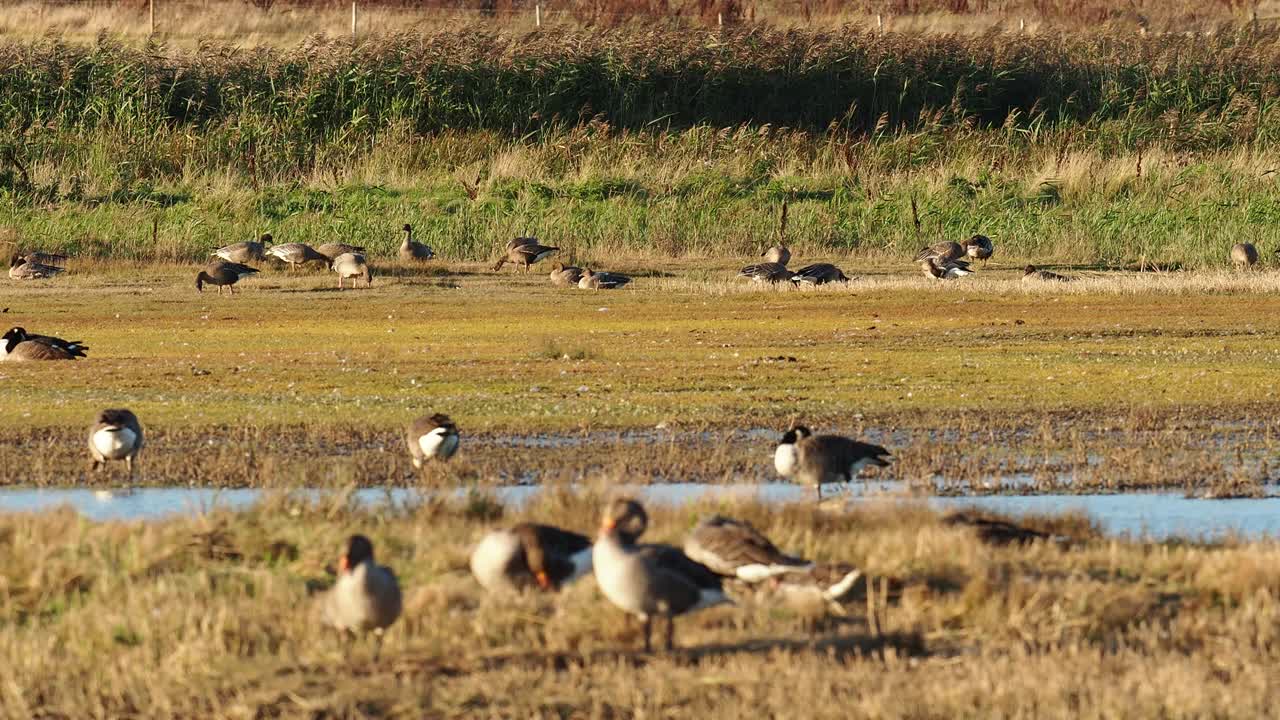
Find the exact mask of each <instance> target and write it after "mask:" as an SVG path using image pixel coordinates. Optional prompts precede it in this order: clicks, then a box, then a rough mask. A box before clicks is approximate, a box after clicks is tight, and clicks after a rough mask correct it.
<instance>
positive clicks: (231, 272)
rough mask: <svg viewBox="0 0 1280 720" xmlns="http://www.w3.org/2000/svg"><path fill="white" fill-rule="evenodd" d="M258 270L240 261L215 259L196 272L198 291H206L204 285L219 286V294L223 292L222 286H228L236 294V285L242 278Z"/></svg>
mask: <svg viewBox="0 0 1280 720" xmlns="http://www.w3.org/2000/svg"><path fill="white" fill-rule="evenodd" d="M257 272H258V269H257V268H251V267H249V266H248V265H241V264H240V263H233V262H227V261H226V260H214V261H213V262H211V263H209V264H208V265H205V266H204V269H203V270H201V271H200V272H199V273H197V274H196V292H204V285H205V283H208V284H210V285H217V286H218V294H219V295H221V294H222V288H224V287H225V288H226V289H227V290H228V291H230V292H231V294H232V295H235V294H236V289H235V287H234V285H235V284H236V283H238V282H240V280H241V278H246V277H249V276H250V275H253V274H255V273H257Z"/></svg>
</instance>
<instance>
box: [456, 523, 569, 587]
mask: <svg viewBox="0 0 1280 720" xmlns="http://www.w3.org/2000/svg"><path fill="white" fill-rule="evenodd" d="M470 564H471V574H472V575H474V576H475V578H476V580H477V581H479V583H480V585H482V586H483V587H484V589H485V590H488V591H489V592H497V591H499V590H503V589H514V590H520V589H523V588H526V587H532V586H535V585H536V586H537V587H540V588H542V589H543V590H559V589H560V588H561V587H564V586H565V585H568V584H569V583H572V582H573V581H575V580H577V579H578V578H580V577H582V576H583V575H586V574H587V573H589V572H591V538H588V537H587V536H586V535H579V534H578V533H575V532H570V531H568V530H561V529H560V528H558V527H553V526H551V525H537V524H534V523H520V524H519V525H516V526H514V527H511V528H505V529H500V530H494V531H492V532H490V533H488V534H486V535H485V536H484V537H483V538H482V539H481V540H480V542H479V544H477V545H476V548H475V550H474V551H472V553H471V561H470Z"/></svg>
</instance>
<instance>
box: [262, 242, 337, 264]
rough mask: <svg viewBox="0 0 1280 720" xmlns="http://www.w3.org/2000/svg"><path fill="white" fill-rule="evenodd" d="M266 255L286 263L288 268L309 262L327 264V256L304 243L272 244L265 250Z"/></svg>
mask: <svg viewBox="0 0 1280 720" xmlns="http://www.w3.org/2000/svg"><path fill="white" fill-rule="evenodd" d="M267 255H269V256H271V257H273V258H275V259H277V260H279V261H281V262H283V263H287V264H288V265H289V267H290V268H293V267H297V266H299V265H305V264H307V263H309V262H318V263H324V264H325V265H326V266H327V265H328V264H329V258H327V257H325V256H323V255H321V254H320V253H318V252H316V249H315V248H313V247H311V246H310V245H308V244H306V243H285V244H283V245H272V246H271V249H270V250H267Z"/></svg>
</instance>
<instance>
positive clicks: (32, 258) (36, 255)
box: [20, 252, 67, 265]
mask: <svg viewBox="0 0 1280 720" xmlns="http://www.w3.org/2000/svg"><path fill="white" fill-rule="evenodd" d="M20 254H21V256H22V259H23V260H26V261H27V262H29V263H35V264H37V265H65V264H66V262H67V256H66V255H59V254H58V253H47V252H25V253H20Z"/></svg>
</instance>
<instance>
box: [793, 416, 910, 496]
mask: <svg viewBox="0 0 1280 720" xmlns="http://www.w3.org/2000/svg"><path fill="white" fill-rule="evenodd" d="M891 455H892V453H890V452H889V451H888V450H886V449H884V448H883V447H880V446H879V445H871V444H870V443H864V442H859V441H857V440H851V439H849V438H847V437H844V436H843V435H814V434H813V432H812V431H811V430H809V428H807V427H805V426H804V425H796V426H794V427H792V428H791V429H790V430H788V431H787V432H786V433H784V434H783V436H782V440H781V441H780V442H779V443H778V447H777V448H776V449H775V450H774V453H773V467H774V469H775V470H777V471H778V474H779V475H781V476H782V477H785V478H791V479H795V480H796V481H798V482H800V483H801V484H804V485H813V486H814V488H815V489H816V490H817V493H818V500H819V502H821V500H822V485H823V484H824V483H834V482H850V481H852V480H853V478H855V477H857V475H858V472H859V471H861V470H862V468H864V467H867V466H869V465H870V466H874V467H887V466H888V465H889V462H888V461H887V460H885V458H887V457H889V456H891Z"/></svg>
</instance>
